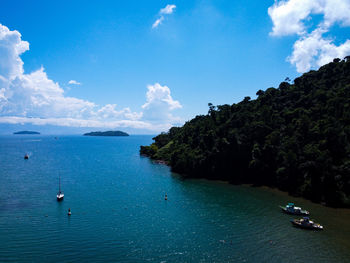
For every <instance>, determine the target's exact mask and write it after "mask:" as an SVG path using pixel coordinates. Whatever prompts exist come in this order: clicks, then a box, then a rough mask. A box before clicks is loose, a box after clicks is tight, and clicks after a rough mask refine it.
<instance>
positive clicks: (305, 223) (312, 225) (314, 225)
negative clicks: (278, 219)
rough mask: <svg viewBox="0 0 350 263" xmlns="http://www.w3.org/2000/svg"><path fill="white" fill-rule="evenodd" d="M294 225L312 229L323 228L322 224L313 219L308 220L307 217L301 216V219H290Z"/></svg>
mask: <svg viewBox="0 0 350 263" xmlns="http://www.w3.org/2000/svg"><path fill="white" fill-rule="evenodd" d="M290 222H291V223H292V224H293V225H294V226H297V227H300V228H305V229H313V230H323V226H321V225H320V224H318V223H315V222H314V221H312V220H310V219H309V218H308V217H303V218H301V219H293V220H291V221H290Z"/></svg>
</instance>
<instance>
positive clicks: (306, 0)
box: [268, 0, 350, 72]
mask: <svg viewBox="0 0 350 263" xmlns="http://www.w3.org/2000/svg"><path fill="white" fill-rule="evenodd" d="M268 14H269V16H270V17H271V19H272V23H273V27H272V32H271V33H270V34H271V35H272V36H287V35H298V36H299V39H298V40H297V41H296V42H295V43H294V46H293V53H292V55H291V56H290V57H288V60H289V62H290V63H292V64H294V65H295V66H296V68H297V71H298V72H305V71H308V70H310V69H311V68H312V67H315V66H322V65H324V64H326V63H328V62H330V61H332V60H333V59H334V58H335V57H339V58H343V57H344V56H346V55H349V54H350V52H349V49H350V42H349V40H346V41H345V42H344V43H343V44H340V45H338V46H337V45H335V44H334V39H332V38H325V37H324V34H326V33H329V32H330V31H331V27H332V26H334V25H335V24H338V25H340V26H342V27H347V26H350V15H349V14H350V0H285V1H276V2H275V3H274V5H272V6H271V7H270V8H269V9H268ZM313 15H322V20H321V22H319V24H318V25H317V26H316V28H315V29H313V30H311V29H310V26H308V25H309V23H308V22H309V21H310V20H312V16H313Z"/></svg>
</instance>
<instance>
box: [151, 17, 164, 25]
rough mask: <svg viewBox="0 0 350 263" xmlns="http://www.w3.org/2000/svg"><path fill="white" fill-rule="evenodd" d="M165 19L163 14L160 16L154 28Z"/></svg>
mask: <svg viewBox="0 0 350 263" xmlns="http://www.w3.org/2000/svg"><path fill="white" fill-rule="evenodd" d="M163 20H164V16H161V17H160V18H158V19H157V20H156V21H155V22H154V23H153V25H152V28H156V27H157V26H159V25H160V24H161V23H162V22H163Z"/></svg>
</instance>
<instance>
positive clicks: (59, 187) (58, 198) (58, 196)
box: [57, 176, 64, 201]
mask: <svg viewBox="0 0 350 263" xmlns="http://www.w3.org/2000/svg"><path fill="white" fill-rule="evenodd" d="M63 197H64V193H63V192H62V191H61V176H60V177H59V183H58V193H57V201H62V200H63Z"/></svg>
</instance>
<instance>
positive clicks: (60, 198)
mask: <svg viewBox="0 0 350 263" xmlns="http://www.w3.org/2000/svg"><path fill="white" fill-rule="evenodd" d="M63 198H64V195H63V194H58V195H57V201H58V202H60V201H62V200H63Z"/></svg>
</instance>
